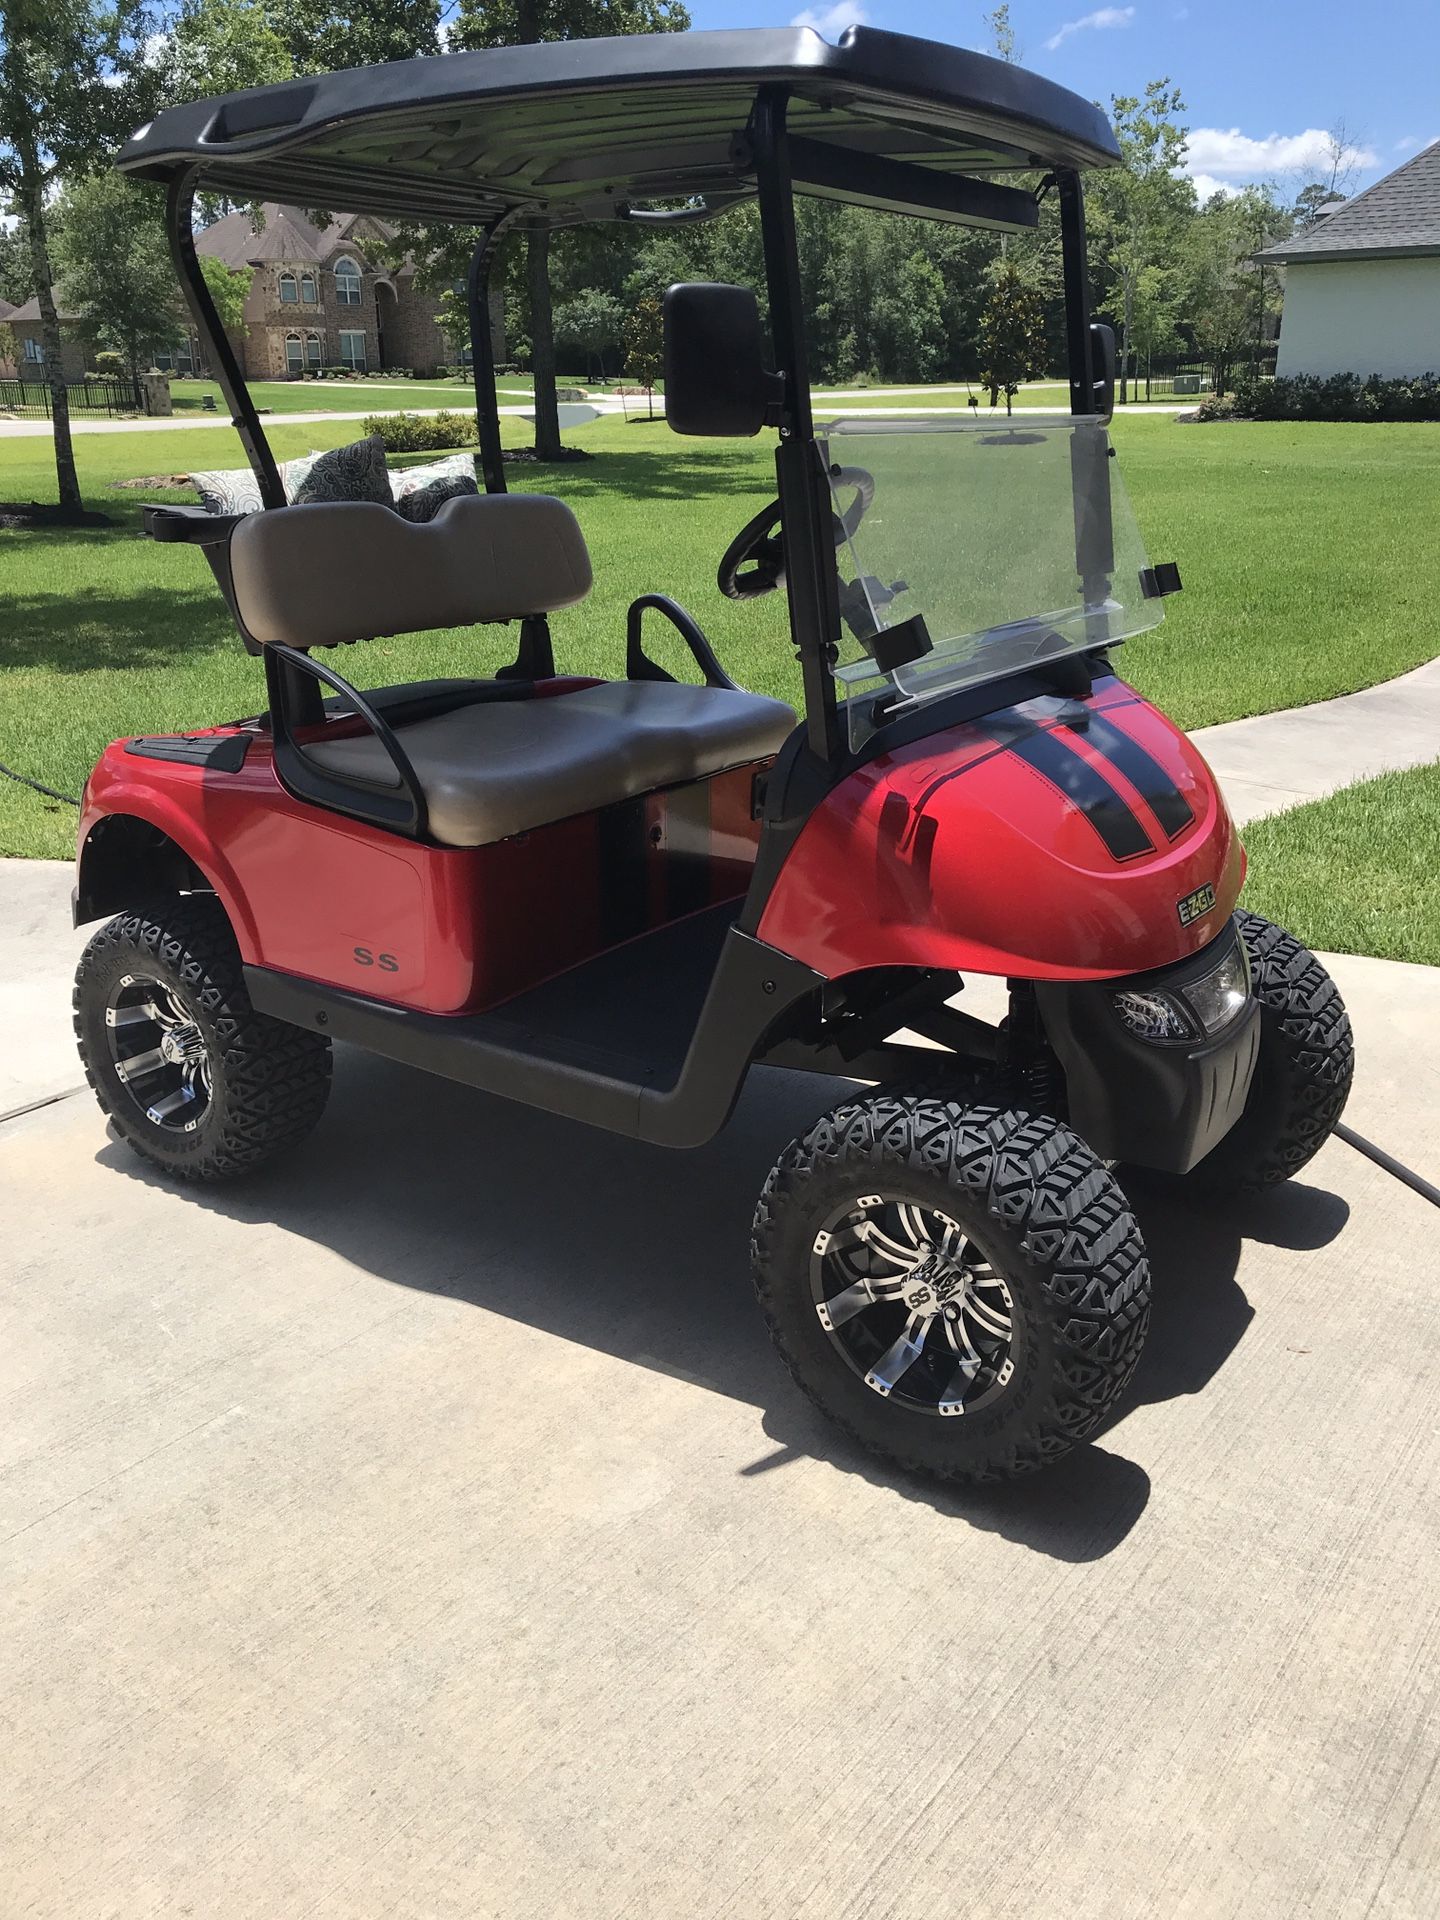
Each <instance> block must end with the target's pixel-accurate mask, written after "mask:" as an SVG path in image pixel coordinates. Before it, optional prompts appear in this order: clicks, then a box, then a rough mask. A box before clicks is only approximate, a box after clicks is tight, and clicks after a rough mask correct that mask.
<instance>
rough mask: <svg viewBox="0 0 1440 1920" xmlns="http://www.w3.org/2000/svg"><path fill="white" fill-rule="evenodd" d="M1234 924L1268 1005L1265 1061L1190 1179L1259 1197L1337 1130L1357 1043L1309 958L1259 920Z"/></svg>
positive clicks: (1289, 937)
mask: <svg viewBox="0 0 1440 1920" xmlns="http://www.w3.org/2000/svg"><path fill="white" fill-rule="evenodd" d="M1235 918H1236V921H1237V923H1238V925H1239V928H1240V931H1241V933H1242V934H1243V935H1244V939H1245V945H1246V947H1247V948H1248V949H1249V953H1250V979H1251V984H1252V986H1253V988H1254V992H1255V998H1256V999H1257V1000H1258V1001H1259V1002H1260V1055H1259V1058H1258V1059H1257V1060H1256V1062H1255V1077H1254V1079H1253V1080H1252V1081H1251V1083H1250V1096H1249V1098H1248V1099H1247V1101H1246V1103H1245V1111H1244V1113H1242V1114H1241V1116H1240V1118H1239V1119H1238V1120H1237V1121H1236V1123H1235V1125H1234V1126H1233V1127H1232V1128H1231V1129H1230V1132H1229V1133H1228V1134H1226V1136H1225V1138H1224V1139H1223V1140H1222V1141H1221V1142H1220V1144H1219V1146H1217V1147H1216V1148H1215V1150H1214V1151H1213V1152H1212V1153H1208V1154H1207V1155H1206V1156H1205V1158H1204V1159H1203V1160H1202V1161H1201V1162H1200V1164H1199V1166H1198V1167H1196V1168H1195V1169H1194V1172H1193V1173H1192V1174H1191V1175H1190V1176H1189V1177H1190V1179H1192V1180H1194V1181H1195V1182H1197V1183H1198V1184H1199V1185H1201V1186H1203V1187H1205V1188H1207V1189H1213V1190H1215V1191H1217V1192H1227V1193H1235V1192H1240V1193H1258V1192H1260V1191H1262V1190H1263V1189H1264V1188H1266V1187H1273V1186H1278V1185H1279V1184H1280V1183H1281V1181H1283V1180H1289V1179H1291V1178H1293V1177H1294V1175H1295V1174H1297V1173H1299V1171H1300V1169H1301V1168H1302V1167H1304V1166H1305V1165H1306V1164H1307V1162H1309V1161H1310V1160H1313V1159H1314V1157H1315V1155H1316V1154H1317V1153H1318V1152H1319V1151H1320V1149H1321V1147H1323V1146H1324V1144H1325V1142H1326V1141H1327V1140H1328V1139H1329V1138H1330V1136H1331V1134H1332V1133H1333V1132H1334V1131H1335V1129H1336V1127H1337V1126H1338V1125H1339V1123H1340V1116H1341V1114H1342V1113H1344V1111H1345V1102H1346V1101H1347V1100H1348V1099H1349V1097H1350V1085H1351V1082H1352V1080H1353V1079H1354V1076H1355V1040H1354V1036H1353V1035H1352V1033H1351V1031H1350V1016H1349V1014H1348V1013H1346V1011H1345V1002H1344V1001H1343V1000H1342V999H1341V998H1340V989H1339V988H1338V987H1337V986H1336V985H1335V982H1334V981H1333V980H1332V979H1331V978H1330V975H1329V974H1328V973H1327V972H1326V971H1325V968H1324V967H1323V966H1322V965H1321V964H1320V962H1319V961H1318V960H1317V959H1316V958H1315V955H1314V954H1313V953H1311V951H1310V949H1309V948H1308V947H1303V946H1301V944H1300V942H1299V941H1298V940H1297V939H1296V938H1295V936H1294V934H1292V933H1287V932H1286V931H1285V929H1284V928H1283V927H1277V926H1276V925H1275V923H1274V922H1273V921H1272V920H1265V919H1262V917H1261V916H1260V915H1259V914H1258V913H1244V912H1242V913H1238V914H1236V916H1235Z"/></svg>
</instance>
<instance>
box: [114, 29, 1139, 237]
mask: <svg viewBox="0 0 1440 1920" xmlns="http://www.w3.org/2000/svg"><path fill="white" fill-rule="evenodd" d="M766 86H779V87H783V88H784V89H786V91H787V92H788V94H789V97H790V108H789V127H790V131H791V133H792V135H793V136H794V146H795V163H794V172H795V186H796V190H797V191H799V192H804V193H818V194H821V195H827V196H830V197H835V198H840V199H847V200H859V201H863V202H868V204H872V205H888V206H896V207H902V208H903V207H906V206H909V207H910V209H911V210H924V211H926V212H928V213H931V214H935V215H938V217H940V218H949V219H954V220H959V221H962V222H964V223H966V224H975V225H982V226H995V227H1004V228H1009V227H1015V226H1022V225H1029V224H1033V217H1034V216H1033V210H1032V207H1031V205H1028V204H1027V205H1022V204H1021V202H1022V196H1020V195H1018V194H1014V193H1012V192H1008V191H1007V190H1006V189H1004V188H1003V187H999V186H995V187H991V188H988V189H987V188H986V187H984V186H983V185H978V186H975V187H969V186H967V187H964V188H962V187H961V186H960V184H959V183H957V182H955V181H954V176H956V175H968V174H973V173H984V174H991V173H995V172H999V171H1006V170H1025V169H1033V168H1037V167H1056V166H1058V167H1096V166H1102V167H1103V166H1113V165H1115V164H1116V162H1117V161H1118V159H1119V153H1118V150H1117V148H1116V145H1115V140H1114V136H1113V134H1112V133H1111V131H1110V126H1109V123H1108V121H1107V120H1106V118H1105V116H1104V114H1103V113H1102V112H1101V111H1100V109H1099V108H1098V107H1096V106H1094V105H1092V104H1091V103H1090V102H1089V101H1087V100H1082V99H1081V98H1080V97H1079V95H1078V94H1074V93H1071V92H1069V91H1068V90H1067V89H1065V88H1064V87H1058V86H1056V85H1054V84H1053V82H1051V81H1048V80H1043V79H1041V78H1039V77H1038V76H1037V75H1035V74H1031V73H1027V72H1025V71H1024V70H1023V69H1022V68H1020V67H1015V66H1011V65H1008V64H1006V63H1005V62H1003V61H1000V60H993V59H990V58H989V57H987V56H986V55H984V54H978V53H967V52H965V51H963V50H962V49H960V48H957V47H949V46H943V45H941V44H939V43H938V42H935V41H929V40H917V39H913V38H910V37H909V36H906V35H902V34H894V33H882V32H878V31H876V30H874V29H871V28H868V27H855V28H851V29H850V30H849V31H848V32H846V33H845V34H844V35H843V36H842V38H841V40H840V42H839V44H838V45H835V46H832V45H830V44H829V43H828V42H827V41H825V40H823V39H822V38H821V36H820V35H819V34H818V33H816V32H815V31H814V30H813V29H811V28H809V27H798V28H797V27H785V28H778V29H773V30H772V29H745V30H738V31H725V32H719V33H684V34H637V35H633V36H628V37H626V38H622V39H612V40H564V41H550V42H546V43H544V44H542V45H539V46H525V47H501V48H496V49H494V50H492V51H488V52H481V53H452V54H444V55H441V56H440V57H439V58H436V59H428V60H407V61H400V62H396V63H394V64H391V65H388V66H380V67H362V68H356V69H354V70H352V71H350V72H345V73H331V74H322V75H317V76H316V77H314V78H312V79H306V80H295V81H287V82H285V83H283V84H281V85H279V86H272V87H254V88H251V89H249V90H248V91H246V92H244V93H232V94H226V95H223V96H221V97H220V98H218V99H214V100H202V101H197V102H195V103H194V104H193V105H190V106H184V107H174V108H171V109H169V110H168V111H167V112H165V113H162V114H160V115H159V116H158V118H157V119H155V120H154V121H153V122H152V123H151V124H150V125H149V126H148V127H142V128H141V129H139V131H138V132H137V133H135V134H134V135H133V136H132V137H131V139H130V140H128V141H127V142H126V144H125V146H124V148H123V149H122V150H121V152H120V155H119V157H118V160H117V165H118V166H120V167H121V168H122V169H124V170H125V171H127V172H131V173H135V174H138V175H139V176H141V177H142V178H145V179H151V180H169V179H171V178H173V177H174V176H175V175H176V174H177V173H179V172H182V171H185V170H187V169H189V168H192V167H198V168H199V169H200V171H201V174H202V176H203V180H204V184H205V185H207V186H210V187H213V188H218V189H221V190H223V191H224V192H227V193H230V194H233V195H235V196H237V197H241V198H245V199H251V200H261V199H280V200H285V201H290V202H296V203H299V204H301V205H306V206H316V207H325V208H327V209H328V210H331V211H334V212H353V213H376V214H382V215H388V216H390V217H392V218H401V219H404V218H411V219H416V220H420V221H455V222H459V223H463V224H467V225H469V224H476V225H479V224H484V223H487V222H489V221H490V220H492V219H494V218H495V217H497V216H498V215H501V214H506V213H509V214H511V215H513V216H515V217H517V218H518V219H519V220H520V222H521V223H522V224H525V225H536V226H563V225H568V224H573V223H575V222H579V221H587V220H604V219H612V218H615V217H617V216H620V217H623V216H624V215H625V214H626V213H627V211H628V210H629V209H630V207H631V206H636V207H643V206H645V205H646V204H647V203H649V202H652V201H656V200H685V199H690V198H692V197H704V198H708V199H709V200H711V201H712V202H713V201H716V200H720V201H723V200H724V198H725V197H726V196H730V197H733V196H735V195H737V194H738V195H744V194H746V193H748V192H750V191H751V190H752V188H753V171H752V163H751V158H750V154H749V150H748V146H747V143H746V141H745V139H744V131H745V128H746V125H747V122H748V121H749V118H750V112H751V108H752V106H753V104H754V100H755V96H756V94H757V92H758V90H759V89H760V88H762V87H766ZM862 161H863V162H864V163H865V164H863V165H862V164H861V162H862ZM886 162H890V163H898V164H897V165H892V167H890V168H888V169H887V167H886V166H885V164H884V163H886ZM922 175H923V177H924V181H925V183H926V184H925V185H924V186H922V187H921V189H920V192H919V195H918V198H917V195H916V194H915V193H914V192H913V191H910V190H909V189H908V188H907V184H906V183H907V182H909V183H911V184H912V186H913V184H914V183H916V182H918V181H919V180H920V178H921V176H922ZM946 176H949V178H948V179H947V177H946ZM877 182H878V188H877ZM927 195H928V198H927V197H926V196H927ZM1023 200H1024V201H1025V202H1026V203H1029V196H1028V195H1026V196H1023Z"/></svg>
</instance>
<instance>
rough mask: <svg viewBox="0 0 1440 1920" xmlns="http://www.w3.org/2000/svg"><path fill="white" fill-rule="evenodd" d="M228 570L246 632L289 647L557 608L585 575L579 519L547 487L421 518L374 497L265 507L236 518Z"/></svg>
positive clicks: (463, 498) (470, 500) (577, 596)
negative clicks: (394, 510) (406, 514)
mask: <svg viewBox="0 0 1440 1920" xmlns="http://www.w3.org/2000/svg"><path fill="white" fill-rule="evenodd" d="M230 574H231V581H232V584H233V591H234V604H235V611H236V613H237V615H238V617H239V620H240V625H241V628H242V630H243V631H244V632H245V633H246V634H247V635H248V636H249V638H250V639H251V640H252V641H257V642H259V643H260V644H261V645H262V646H265V645H274V644H277V643H278V644H279V645H282V646H287V647H337V646H343V645H345V644H347V643H348V642H349V641H352V640H371V639H376V638H379V637H380V636H382V635H385V634H395V633H424V632H426V631H428V630H429V629H430V628H432V627H469V626H475V625H478V624H480V623H481V622H485V621H504V620H519V619H523V618H524V617H525V616H526V615H527V614H539V613H552V612H553V611H554V610H555V609H556V608H557V607H569V606H573V605H574V604H575V602H576V601H577V600H583V599H584V598H585V595H586V594H587V593H588V592H589V591H590V580H591V574H590V555H589V552H588V551H587V549H586V546H585V537H584V535H583V534H582V533H581V531H580V526H579V523H578V521H577V520H576V518H575V516H574V514H573V513H571V511H570V509H569V508H568V507H567V506H566V505H565V503H564V502H563V501H561V500H556V499H554V498H553V497H552V496H551V495H549V494H543V493H482V494H462V495H460V496H458V497H457V498H456V499H454V500H447V501H446V503H445V505H444V506H443V507H441V509H440V511H439V512H438V513H437V514H436V515H435V518H434V519H433V520H430V521H428V522H419V523H415V522H411V521H408V520H402V519H401V517H400V515H399V514H398V513H392V512H391V510H390V508H388V507H382V506H380V505H379V504H378V503H377V502H373V501H349V500H347V501H334V502H329V501H327V502H324V503H321V502H316V503H314V504H312V505H308V506H299V507H272V508H270V509H269V510H268V511H267V512H265V513H252V514H247V515H246V516H245V517H244V518H243V519H242V520H239V521H237V522H236V525H235V528H234V531H233V532H232V533H231V535H230Z"/></svg>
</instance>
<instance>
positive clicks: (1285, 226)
mask: <svg viewBox="0 0 1440 1920" xmlns="http://www.w3.org/2000/svg"><path fill="white" fill-rule="evenodd" d="M1290 224H1291V223H1290V216H1289V215H1288V214H1287V213H1286V212H1285V210H1284V209H1283V208H1282V207H1279V206H1277V205H1276V203H1275V201H1274V200H1273V199H1272V198H1271V196H1270V194H1269V192H1268V191H1267V190H1266V189H1265V188H1263V187H1247V188H1246V189H1245V191H1244V192H1243V193H1241V194H1237V195H1235V196H1233V197H1227V196H1226V195H1224V194H1218V193H1217V194H1216V195H1215V196H1214V197H1213V199H1211V200H1209V201H1207V202H1206V204H1205V206H1204V207H1203V208H1202V209H1201V211H1200V212H1199V214H1198V215H1197V216H1196V218H1195V219H1194V220H1193V221H1192V222H1191V225H1190V230H1189V232H1188V234H1187V235H1186V240H1185V250H1184V262H1183V269H1182V271H1183V277H1184V283H1185V285H1184V304H1185V312H1186V316H1187V318H1188V321H1189V325H1190V331H1191V333H1192V334H1193V336H1194V340H1195V345H1196V347H1197V348H1198V349H1199V351H1200V352H1201V354H1202V355H1203V356H1204V357H1205V359H1206V361H1207V362H1208V363H1209V366H1210V371H1211V379H1212V381H1213V383H1214V387H1215V391H1216V392H1217V393H1223V392H1225V390H1226V389H1227V388H1228V386H1229V385H1230V382H1231V378H1232V375H1233V373H1234V369H1235V365H1236V362H1237V361H1238V360H1240V359H1241V358H1242V356H1244V355H1245V354H1246V351H1247V349H1258V347H1259V345H1260V341H1261V339H1262V337H1263V334H1264V330H1265V317H1266V314H1267V313H1268V312H1271V311H1273V310H1274V308H1273V305H1271V304H1267V299H1266V282H1265V270H1264V268H1263V267H1262V266H1260V265H1259V264H1258V263H1257V262H1256V260H1255V259H1254V255H1255V254H1256V253H1257V252H1258V251H1259V250H1260V249H1261V248H1262V247H1264V246H1267V245H1268V244H1269V243H1270V242H1271V241H1274V240H1278V239H1281V238H1283V237H1284V235H1285V234H1286V233H1287V232H1288V231H1289V228H1290ZM1273 299H1274V282H1273V277H1272V281H1271V300H1272V301H1273Z"/></svg>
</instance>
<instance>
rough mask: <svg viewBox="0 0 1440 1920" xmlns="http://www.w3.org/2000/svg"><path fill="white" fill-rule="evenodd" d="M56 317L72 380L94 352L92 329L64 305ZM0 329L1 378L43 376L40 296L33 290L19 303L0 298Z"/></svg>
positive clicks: (68, 376) (79, 375)
mask: <svg viewBox="0 0 1440 1920" xmlns="http://www.w3.org/2000/svg"><path fill="white" fill-rule="evenodd" d="M58 318H59V321H60V353H61V365H62V366H63V367H64V369H65V378H66V380H67V381H69V382H72V383H73V382H75V381H78V380H83V379H84V378H85V369H86V368H87V367H88V366H89V365H90V363H91V361H92V360H93V358H94V355H95V338H94V332H93V329H92V328H91V327H90V326H89V325H88V323H87V322H86V321H84V320H81V319H79V318H77V317H76V315H74V314H70V313H66V312H65V311H64V310H63V305H62V309H61V311H60V313H59V315H58ZM0 330H3V331H0V379H4V380H43V379H44V378H45V343H44V341H43V339H42V337H41V332H40V302H39V300H38V299H37V298H36V297H35V296H34V295H33V294H32V295H31V297H30V298H29V299H28V300H25V301H22V303H21V304H20V305H19V306H18V307H12V306H11V305H10V304H9V303H8V302H7V301H4V300H0ZM12 343H13V344H12Z"/></svg>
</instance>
